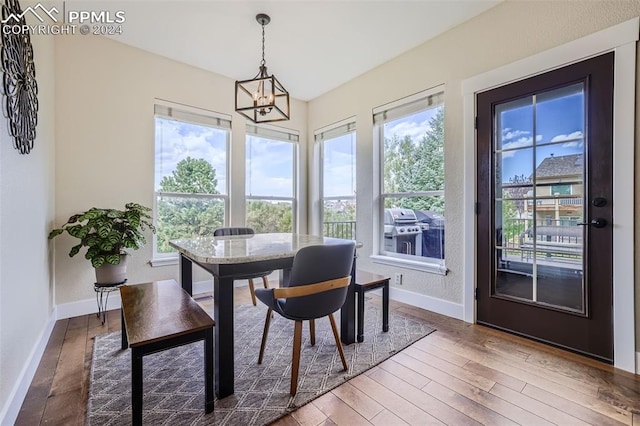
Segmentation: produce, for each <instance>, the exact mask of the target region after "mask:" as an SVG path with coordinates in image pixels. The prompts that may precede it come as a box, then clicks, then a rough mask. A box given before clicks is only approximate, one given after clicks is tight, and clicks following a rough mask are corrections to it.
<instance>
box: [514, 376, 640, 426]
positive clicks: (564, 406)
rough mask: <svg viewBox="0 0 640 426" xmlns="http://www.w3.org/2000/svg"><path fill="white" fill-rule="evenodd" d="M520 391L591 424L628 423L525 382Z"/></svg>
mask: <svg viewBox="0 0 640 426" xmlns="http://www.w3.org/2000/svg"><path fill="white" fill-rule="evenodd" d="M522 393H523V394H524V395H528V396H530V397H531V398H535V399H537V400H538V401H541V402H544V403H545V404H547V405H549V406H551V407H555V408H557V409H558V410H561V411H563V412H565V413H569V414H571V415H572V416H574V417H576V418H579V419H581V420H584V421H585V422H587V423H590V424H593V425H602V426H622V425H624V424H630V423H622V422H619V421H617V420H615V419H612V418H611V417H608V416H605V415H603V414H600V413H598V412H597V411H593V410H590V409H589V408H586V407H584V406H582V405H580V404H576V403H575V402H573V401H569V400H568V399H565V398H562V397H560V396H558V395H556V394H553V393H550V392H547V391H545V390H543V389H540V388H538V387H536V386H533V385H531V384H527V386H525V388H524V390H523V391H522Z"/></svg>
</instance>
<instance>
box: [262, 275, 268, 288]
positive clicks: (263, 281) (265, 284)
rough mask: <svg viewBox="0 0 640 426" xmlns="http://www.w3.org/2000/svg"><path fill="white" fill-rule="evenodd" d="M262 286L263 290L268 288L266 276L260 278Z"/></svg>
mask: <svg viewBox="0 0 640 426" xmlns="http://www.w3.org/2000/svg"><path fill="white" fill-rule="evenodd" d="M262 284H264V288H269V278H267V277H266V276H264V277H262Z"/></svg>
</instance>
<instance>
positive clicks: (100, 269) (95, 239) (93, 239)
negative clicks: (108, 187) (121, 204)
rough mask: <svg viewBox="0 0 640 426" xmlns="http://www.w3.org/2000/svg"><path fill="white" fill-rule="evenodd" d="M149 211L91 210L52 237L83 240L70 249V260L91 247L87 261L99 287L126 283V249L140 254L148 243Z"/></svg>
mask: <svg viewBox="0 0 640 426" xmlns="http://www.w3.org/2000/svg"><path fill="white" fill-rule="evenodd" d="M150 211H151V209H150V208H148V207H144V206H142V205H140V204H136V203H128V204H126V205H125V210H115V209H99V208H95V207H93V208H91V209H89V210H87V211H86V212H83V213H79V214H74V215H73V216H71V217H70V218H69V220H67V223H65V224H64V225H62V227H60V228H57V229H54V230H53V231H51V232H50V233H49V239H52V238H54V237H56V236H58V235H60V234H62V233H63V232H64V231H67V233H68V234H69V235H71V236H72V237H75V238H77V239H79V240H80V242H79V243H78V244H77V245H75V246H73V247H72V248H71V251H70V252H69V257H73V256H75V255H76V254H78V253H79V252H80V249H81V248H82V247H88V249H87V253H86V254H85V255H84V257H85V258H86V259H88V260H90V261H91V264H92V265H93V267H94V268H96V283H97V284H107V285H108V284H118V283H122V282H124V281H125V280H126V272H127V257H126V256H127V253H126V252H125V249H134V250H137V249H139V248H140V247H142V246H143V245H144V244H145V243H146V240H145V238H144V235H143V231H144V230H145V229H146V228H149V229H150V230H151V232H153V233H155V232H156V229H155V227H154V226H153V224H151V222H150V220H151V216H150V215H149V212H150Z"/></svg>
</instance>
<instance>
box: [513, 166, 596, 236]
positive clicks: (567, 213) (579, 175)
mask: <svg viewBox="0 0 640 426" xmlns="http://www.w3.org/2000/svg"><path fill="white" fill-rule="evenodd" d="M583 159H584V157H583V155H582V154H571V155H563V156H560V157H555V156H554V155H553V154H551V155H550V156H549V157H547V158H545V159H544V160H542V162H541V163H540V165H539V166H538V167H537V168H536V188H537V194H536V195H537V197H540V198H542V199H538V200H536V209H535V218H536V222H537V224H538V225H555V226H572V225H576V224H577V223H578V222H580V221H581V220H582V203H583V196H582V195H583V194H584V190H583V184H582V182H583V173H584V162H583ZM549 196H554V197H555V198H544V197H549ZM523 217H525V218H529V219H532V218H533V217H534V213H533V202H532V201H529V202H528V203H526V205H525V214H524V215H523Z"/></svg>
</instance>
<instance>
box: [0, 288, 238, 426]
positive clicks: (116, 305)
mask: <svg viewBox="0 0 640 426" xmlns="http://www.w3.org/2000/svg"><path fill="white" fill-rule="evenodd" d="M233 284H234V287H242V286H246V285H247V281H245V280H239V281H235V282H234V283H233ZM212 291H213V282H212V281H211V280H206V281H196V282H194V283H193V294H201V293H210V292H212ZM105 297H106V294H105ZM120 306H121V301H120V292H118V291H114V292H112V293H110V294H109V300H108V305H107V309H120ZM57 312H58V314H57V317H56V319H65V318H73V317H78V316H81V315H88V314H95V313H96V312H98V303H97V302H96V299H95V298H92V299H85V300H78V301H76V302H70V303H62V304H60V305H58V307H57ZM0 424H2V423H0Z"/></svg>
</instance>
